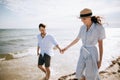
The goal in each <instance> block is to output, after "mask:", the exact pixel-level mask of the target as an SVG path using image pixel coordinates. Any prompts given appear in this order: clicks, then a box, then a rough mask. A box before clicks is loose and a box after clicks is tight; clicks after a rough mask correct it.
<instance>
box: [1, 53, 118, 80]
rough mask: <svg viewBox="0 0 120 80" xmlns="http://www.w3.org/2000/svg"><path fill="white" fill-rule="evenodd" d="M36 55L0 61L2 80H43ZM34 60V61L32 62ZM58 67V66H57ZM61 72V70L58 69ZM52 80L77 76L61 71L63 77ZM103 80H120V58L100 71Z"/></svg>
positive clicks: (52, 77) (58, 76)
mask: <svg viewBox="0 0 120 80" xmlns="http://www.w3.org/2000/svg"><path fill="white" fill-rule="evenodd" d="M37 58H38V56H36V55H30V56H25V57H22V58H18V59H17V58H16V59H11V60H5V59H3V60H0V80H43V78H44V76H45V74H44V73H43V72H41V71H40V70H39V69H38V67H37ZM31 60H32V61H31ZM56 67H57V66H56ZM57 69H58V71H59V68H57ZM53 74H56V72H53V71H52V76H51V78H50V80H74V78H75V74H73V75H71V73H69V74H68V75H67V74H65V73H63V75H62V71H61V75H53ZM100 75H101V80H119V79H120V57H118V58H117V59H116V60H113V61H112V64H111V65H110V66H109V67H108V68H106V69H105V70H103V71H100Z"/></svg>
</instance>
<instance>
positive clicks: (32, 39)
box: [0, 27, 120, 80]
mask: <svg viewBox="0 0 120 80" xmlns="http://www.w3.org/2000/svg"><path fill="white" fill-rule="evenodd" d="M105 29H106V39H105V40H104V54H103V61H102V66H101V68H100V70H99V71H100V72H101V71H102V73H101V74H100V75H101V77H102V79H103V80H107V79H105V78H106V76H107V77H108V75H109V76H110V74H108V73H107V72H106V70H107V69H108V67H109V66H110V65H111V64H112V61H113V60H116V59H117V58H118V57H119V56H120V53H119V52H120V50H119V47H120V37H119V34H120V28H105ZM47 31H48V32H49V33H50V34H52V35H53V36H54V37H55V38H56V39H57V41H58V43H59V45H60V47H61V48H64V47H65V46H66V45H68V43H70V42H71V41H72V40H73V39H74V38H75V37H76V36H77V34H78V31H79V27H78V28H76V29H75V28H70V29H64V30H63V29H57V28H56V29H48V30H47ZM61 31H62V32H61ZM38 33H39V32H38V30H37V29H34V30H33V29H27V30H26V29H4V30H1V31H0V80H42V78H44V76H45V74H44V73H43V72H41V71H40V70H39V68H38V67H37V63H38V56H37V53H36V45H37V37H36V36H37V34H38ZM13 34H14V35H13ZM65 34H67V37H66V36H65ZM81 45H82V43H81V41H79V43H78V44H76V45H75V46H73V47H71V48H70V49H69V50H67V51H66V52H65V53H64V54H60V53H59V51H58V50H54V54H55V55H54V56H52V60H51V78H50V80H58V79H59V78H61V77H62V76H66V75H69V74H72V73H74V72H75V70H76V66H77V61H78V58H79V55H80V53H79V51H80V47H81ZM96 46H97V45H96ZM2 54H3V55H2ZM6 56H7V57H6ZM115 69H117V68H115ZM117 71H118V69H117V70H116V72H117ZM113 73H114V72H113ZM114 74H115V73H114ZM102 75H104V76H102ZM115 76H117V77H118V78H119V75H118V72H117V73H116V74H115ZM71 77H73V78H74V76H71ZM117 77H115V78H117ZM67 78H70V77H67ZM111 79H112V78H111ZM64 80H65V79H64ZM108 80H109V79H108ZM114 80H117V79H114Z"/></svg>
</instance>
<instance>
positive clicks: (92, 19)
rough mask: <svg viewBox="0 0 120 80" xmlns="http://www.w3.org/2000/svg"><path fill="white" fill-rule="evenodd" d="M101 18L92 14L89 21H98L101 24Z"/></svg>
mask: <svg viewBox="0 0 120 80" xmlns="http://www.w3.org/2000/svg"><path fill="white" fill-rule="evenodd" d="M101 18H102V17H100V16H92V17H91V21H92V22H93V23H95V24H96V23H98V24H100V25H102V22H101Z"/></svg>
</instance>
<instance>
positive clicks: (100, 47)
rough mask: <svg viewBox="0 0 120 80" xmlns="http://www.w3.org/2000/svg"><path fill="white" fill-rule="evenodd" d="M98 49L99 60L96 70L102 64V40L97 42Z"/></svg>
mask: <svg viewBox="0 0 120 80" xmlns="http://www.w3.org/2000/svg"><path fill="white" fill-rule="evenodd" d="M98 47H99V54H100V60H99V62H98V68H100V66H101V63H102V57H103V40H98Z"/></svg>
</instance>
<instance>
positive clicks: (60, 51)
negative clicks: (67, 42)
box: [56, 45, 61, 53]
mask: <svg viewBox="0 0 120 80" xmlns="http://www.w3.org/2000/svg"><path fill="white" fill-rule="evenodd" d="M56 47H57V48H58V49H59V51H60V53H61V48H60V47H59V45H56Z"/></svg>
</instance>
